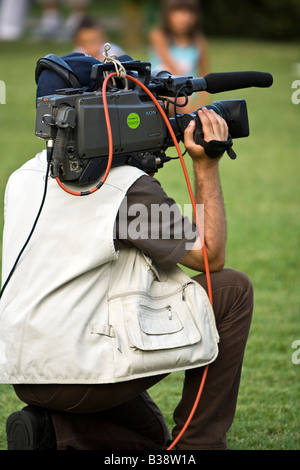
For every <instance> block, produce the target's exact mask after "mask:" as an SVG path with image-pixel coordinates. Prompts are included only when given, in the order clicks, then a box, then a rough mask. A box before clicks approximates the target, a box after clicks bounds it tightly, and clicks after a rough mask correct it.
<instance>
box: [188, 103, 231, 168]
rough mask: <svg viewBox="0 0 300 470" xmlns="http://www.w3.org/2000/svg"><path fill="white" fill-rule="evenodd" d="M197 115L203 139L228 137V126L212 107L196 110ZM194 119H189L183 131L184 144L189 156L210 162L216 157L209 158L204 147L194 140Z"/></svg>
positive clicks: (225, 138)
mask: <svg viewBox="0 0 300 470" xmlns="http://www.w3.org/2000/svg"><path fill="white" fill-rule="evenodd" d="M198 116H199V119H200V121H201V124H202V130H203V133H204V140H205V141H206V142H210V141H211V140H221V141H224V140H227V139H228V126H227V123H226V121H225V120H224V119H223V118H222V117H221V116H220V115H219V114H217V113H215V112H214V111H213V110H212V109H206V108H202V109H201V110H199V111H198ZM195 125H196V124H195V121H193V120H192V121H190V123H189V125H188V126H187V128H186V130H185V132H184V146H185V148H186V149H187V151H188V153H189V155H190V157H191V158H192V159H193V160H194V161H195V160H204V161H208V162H210V163H213V162H215V160H218V159H212V158H209V157H208V156H207V155H206V153H205V151H204V148H203V147H202V146H201V145H198V144H196V143H195V141H194V137H193V134H194V131H195Z"/></svg>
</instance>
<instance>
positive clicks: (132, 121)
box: [127, 113, 141, 129]
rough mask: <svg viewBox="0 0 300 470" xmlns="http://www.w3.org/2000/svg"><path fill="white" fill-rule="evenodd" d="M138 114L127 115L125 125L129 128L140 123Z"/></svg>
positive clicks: (134, 127) (133, 127)
mask: <svg viewBox="0 0 300 470" xmlns="http://www.w3.org/2000/svg"><path fill="white" fill-rule="evenodd" d="M140 122H141V120H140V116H139V115H138V114H136V113H130V114H129V115H128V117H127V126H128V127H130V129H136V128H137V127H139V125H140Z"/></svg>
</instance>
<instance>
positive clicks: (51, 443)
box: [6, 406, 56, 450]
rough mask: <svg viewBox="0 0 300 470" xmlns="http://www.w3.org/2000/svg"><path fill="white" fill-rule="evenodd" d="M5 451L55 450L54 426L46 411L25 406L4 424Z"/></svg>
mask: <svg viewBox="0 0 300 470" xmlns="http://www.w3.org/2000/svg"><path fill="white" fill-rule="evenodd" d="M6 435H7V450H56V440H55V431H54V426H53V423H52V420H51V417H50V415H49V413H48V412H47V410H45V409H44V408H39V407H37V406H26V407H25V408H23V409H22V410H20V411H15V412H14V413H12V414H11V415H10V416H9V417H8V419H7V422H6Z"/></svg>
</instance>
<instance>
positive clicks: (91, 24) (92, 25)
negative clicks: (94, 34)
mask: <svg viewBox="0 0 300 470" xmlns="http://www.w3.org/2000/svg"><path fill="white" fill-rule="evenodd" d="M82 29H99V31H101V30H102V26H101V24H100V23H99V22H98V21H97V20H96V19H94V18H90V17H87V16H86V17H84V18H82V20H81V21H80V23H79V24H78V26H77V28H76V30H75V31H74V37H76V36H77V34H78V33H79V31H81V30H82Z"/></svg>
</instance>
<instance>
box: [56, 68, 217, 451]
mask: <svg viewBox="0 0 300 470" xmlns="http://www.w3.org/2000/svg"><path fill="white" fill-rule="evenodd" d="M116 75H117V73H116V72H113V73H111V74H109V75H108V76H107V77H106V78H105V80H104V82H103V87H102V97H103V107H104V114H105V120H106V126H107V133H108V144H109V155H108V162H107V167H106V170H105V174H104V176H103V178H102V180H101V185H102V184H103V183H104V181H105V180H106V178H107V176H108V173H109V171H110V168H111V164H112V158H113V140H112V131H111V125H110V119H109V111H108V106H107V97H106V86H107V82H108V80H109V79H110V78H111V77H114V76H116ZM126 78H129V79H130V80H132V81H133V82H135V83H136V84H137V85H139V86H140V87H141V88H142V89H143V90H144V91H145V92H146V93H147V95H148V96H149V97H150V98H151V100H152V101H153V102H154V103H155V105H156V107H157V109H158V110H159V112H160V114H161V116H162V118H163V120H164V121H165V123H166V126H167V128H168V130H169V133H170V135H171V137H172V140H173V142H174V145H175V147H176V150H177V153H178V156H179V158H180V162H181V166H182V169H183V173H184V176H185V180H186V184H187V188H188V192H189V195H190V199H191V203H192V206H193V211H194V214H195V219H196V225H197V228H198V231H199V235H200V239H201V244H202V251H203V259H204V265H205V273H206V280H207V291H208V297H209V300H210V303H211V305H212V304H213V299H212V289H211V280H210V272H209V264H208V258H207V253H206V247H205V243H204V236H203V233H202V230H201V224H200V221H199V216H198V213H197V207H196V202H195V199H194V194H193V190H192V187H191V183H190V180H189V176H188V172H187V168H186V165H185V162H184V159H183V155H182V153H181V150H180V147H179V144H178V142H177V139H176V136H175V134H174V131H173V129H172V126H171V124H170V122H169V119H168V117H167V116H166V114H165V112H164V110H163V109H162V108H161V106H160V103H159V102H158V100H157V99H156V98H155V96H154V95H153V93H151V91H150V90H149V89H148V88H147V87H146V86H145V85H144V84H143V83H141V82H140V81H139V80H137V79H136V78H134V77H131V76H130V75H127V76H126ZM56 181H57V183H58V184H59V186H60V187H61V188H62V189H63V190H64V191H66V192H68V193H69V194H72V195H75V196H82V195H83V194H84V195H86V194H91V193H93V192H95V191H97V190H98V189H99V187H101V186H100V185H99V184H98V185H97V186H95V188H93V189H91V190H90V191H88V192H85V193H81V192H75V191H71V190H70V189H68V188H67V187H65V186H64V185H63V184H62V182H61V181H60V179H59V178H56ZM207 372H208V365H206V366H205V368H204V371H203V376H202V379H201V383H200V387H199V390H198V393H197V396H196V399H195V402H194V405H193V407H192V410H191V412H190V414H189V416H188V418H187V420H186V422H185V424H184V426H183V428H182V430H181V431H180V433H179V434H178V436H177V437H176V438H175V439H174V441H173V442H172V444H171V445H170V446H169V447H168V448H167V450H171V449H173V447H175V445H176V444H177V442H178V441H179V440H180V439H181V437H182V435H183V434H184V432H185V431H186V429H187V427H188V426H189V424H190V422H191V420H192V418H193V416H194V413H195V411H196V409H197V406H198V403H199V400H200V397H201V395H202V391H203V388H204V384H205V380H206V376H207Z"/></svg>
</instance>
